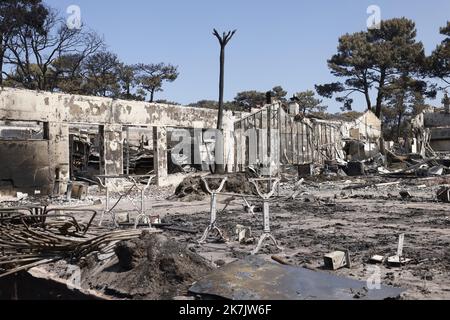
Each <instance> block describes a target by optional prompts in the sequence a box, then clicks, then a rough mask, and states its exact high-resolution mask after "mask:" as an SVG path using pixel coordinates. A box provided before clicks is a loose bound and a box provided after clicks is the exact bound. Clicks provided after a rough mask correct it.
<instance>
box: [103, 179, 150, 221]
mask: <svg viewBox="0 0 450 320" xmlns="http://www.w3.org/2000/svg"><path fill="white" fill-rule="evenodd" d="M96 178H97V180H98V181H99V183H100V185H101V186H102V187H103V188H105V189H106V205H105V210H104V211H103V212H102V215H101V218H100V222H99V226H100V227H101V226H102V223H103V218H104V215H105V214H109V215H111V218H112V220H113V223H114V226H115V227H116V228H118V227H119V224H118V223H117V220H116V214H115V212H114V209H115V208H116V207H117V205H118V204H119V203H120V202H121V201H122V200H123V199H124V198H125V197H126V198H127V199H128V200H129V201H130V203H131V204H132V205H133V207H134V208H135V210H136V211H137V212H138V216H137V217H136V219H135V225H134V228H135V229H137V227H138V225H139V221H140V220H141V219H145V218H147V215H146V213H145V197H144V196H145V192H146V191H147V190H148V188H149V187H150V184H151V183H152V181H153V179H154V178H156V175H120V176H97V177H96ZM102 179H104V182H103V181H102ZM118 179H125V180H128V181H130V182H131V184H132V185H131V187H130V188H129V189H128V190H127V191H126V192H125V193H123V192H120V191H119V190H118V189H117V188H116V187H115V186H114V184H112V185H111V184H109V183H108V180H118ZM139 179H148V182H147V184H146V185H145V186H144V187H142V184H141V183H139V181H138V180H139ZM110 186H113V187H112V188H113V189H114V190H115V191H116V192H117V193H118V194H119V195H120V197H119V199H118V200H117V201H116V202H115V204H114V205H113V206H112V207H110V200H111V199H110V195H111V190H110ZM135 189H136V190H138V191H140V206H138V205H136V203H135V199H134V198H132V197H131V195H130V194H131V192H132V191H133V190H135ZM129 218H130V217H129V215H128V219H129ZM148 224H149V228H151V227H152V226H151V221H150V219H149V221H148Z"/></svg>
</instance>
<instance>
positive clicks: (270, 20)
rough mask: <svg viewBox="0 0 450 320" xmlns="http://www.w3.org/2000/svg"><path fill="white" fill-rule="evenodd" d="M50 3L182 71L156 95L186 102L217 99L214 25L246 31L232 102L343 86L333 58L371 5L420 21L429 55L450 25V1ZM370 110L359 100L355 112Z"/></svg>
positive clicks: (123, 46) (236, 42)
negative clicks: (280, 90)
mask: <svg viewBox="0 0 450 320" xmlns="http://www.w3.org/2000/svg"><path fill="white" fill-rule="evenodd" d="M44 2H45V3H47V4H48V5H50V6H51V7H54V8H56V9H59V10H60V11H61V13H63V14H64V13H65V11H66V8H67V7H68V6H69V5H78V6H79V7H80V8H81V14H82V20H83V23H85V24H86V25H88V26H89V27H91V28H92V29H94V30H96V31H97V32H98V33H99V34H101V35H103V36H104V37H105V40H106V42H107V44H108V47H109V48H108V49H109V50H111V51H113V52H115V53H117V54H118V55H119V57H120V59H121V60H122V61H124V62H126V63H137V62H143V63H153V62H155V63H156V62H167V63H172V64H174V65H177V66H179V70H180V77H179V79H178V80H177V81H176V82H174V83H171V84H167V85H165V87H164V89H165V90H164V92H162V93H159V94H158V95H157V97H156V98H157V99H168V100H171V101H177V102H180V103H183V104H188V103H190V102H195V101H197V100H200V99H213V100H217V97H218V92H217V91H218V88H217V87H218V71H219V67H218V53H219V45H218V42H217V40H216V39H215V38H214V37H213V35H212V29H213V28H217V29H218V30H219V31H222V30H231V29H238V31H237V34H236V36H235V38H233V40H232V41H231V42H230V44H229V46H228V48H227V60H226V88H225V97H226V99H227V100H232V99H233V97H234V96H235V95H236V93H237V92H239V91H244V90H259V91H267V90H270V89H271V88H272V87H274V86H276V85H281V86H283V87H284V88H285V89H286V90H287V91H289V94H290V95H291V94H293V93H295V92H298V91H303V90H307V89H313V88H314V85H315V84H321V83H327V82H330V81H335V78H333V77H332V76H331V75H330V73H329V70H328V68H327V63H326V61H327V59H329V58H330V57H331V56H332V54H333V53H335V52H336V47H337V43H338V38H339V36H341V35H342V34H345V33H353V32H357V31H361V30H363V29H365V28H366V21H367V19H368V16H369V15H368V14H367V12H366V11H367V7H368V6H369V5H373V4H375V5H378V6H379V7H380V8H381V16H382V19H388V18H393V17H402V16H404V17H407V18H410V19H413V20H414V21H415V22H416V25H417V29H418V39H419V40H421V41H423V43H424V45H425V47H426V50H427V52H428V53H429V52H431V51H432V50H433V49H434V48H435V47H436V45H437V44H438V43H439V42H440V41H441V39H442V37H441V36H440V35H439V32H438V30H439V28H440V27H441V26H444V25H445V24H446V22H447V20H450V1H448V0H429V1H407V0H395V1H394V0H383V1H380V0H371V1H366V0H341V1H329V0H315V1H312V0H311V1H310V0H308V1H300V0H278V1H273V0H272V1H268V0H227V1H217V0H190V1H189V0H164V1H162V0H160V1H153V0H128V1H123V0H119V1H110V0H109V1H107V0H95V1H92V0H90V1H88V0H44ZM439 102H440V101H439ZM434 103H435V104H437V103H438V101H435V102H434ZM324 104H327V105H329V107H330V108H329V111H331V112H337V111H339V107H340V104H338V103H337V102H335V101H334V100H325V102H324ZM364 108H365V105H364V102H363V100H362V99H361V98H358V96H355V104H354V109H356V110H362V109H364Z"/></svg>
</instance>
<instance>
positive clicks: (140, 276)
mask: <svg viewBox="0 0 450 320" xmlns="http://www.w3.org/2000/svg"><path fill="white" fill-rule="evenodd" d="M115 253H116V256H117V259H113V260H111V261H110V262H109V263H108V264H107V265H106V266H104V268H103V269H102V270H101V271H97V270H96V266H95V265H93V266H92V267H90V268H89V267H87V268H84V269H83V273H84V274H85V279H84V282H85V283H89V286H90V287H91V289H96V290H99V291H101V292H105V293H108V294H109V295H112V296H116V297H127V298H131V299H136V300H141V299H150V300H166V299H169V300H171V299H173V298H174V297H177V296H186V295H187V290H188V288H189V286H190V285H192V283H194V282H195V281H197V280H199V279H200V278H201V277H202V276H203V275H204V274H205V273H208V272H210V271H211V270H213V267H212V266H211V264H210V263H209V262H207V261H206V260H205V259H204V258H202V257H201V256H199V255H198V254H196V253H194V252H192V251H190V250H188V249H187V247H186V246H185V245H182V244H180V243H178V242H177V241H174V240H172V239H169V238H167V237H165V236H164V235H158V234H150V233H146V232H144V233H142V235H141V236H140V237H139V238H137V239H134V240H130V241H123V242H120V243H119V244H118V245H117V247H116V248H115Z"/></svg>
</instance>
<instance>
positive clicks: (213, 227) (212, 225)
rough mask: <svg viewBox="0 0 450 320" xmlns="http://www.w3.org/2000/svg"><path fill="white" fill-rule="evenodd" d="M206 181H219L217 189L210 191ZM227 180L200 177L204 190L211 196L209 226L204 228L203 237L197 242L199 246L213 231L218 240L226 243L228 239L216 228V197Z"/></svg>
mask: <svg viewBox="0 0 450 320" xmlns="http://www.w3.org/2000/svg"><path fill="white" fill-rule="evenodd" d="M208 180H220V185H219V188H218V189H216V190H211V188H210V186H209V184H208ZM227 180H228V178H226V177H210V178H205V177H202V181H203V183H204V184H205V187H206V190H207V191H208V192H209V194H210V195H211V211H210V223H209V226H208V227H207V228H206V230H205V232H204V233H203V236H202V237H201V239H200V240H199V241H198V243H199V244H202V243H205V242H206V239H207V238H208V235H209V234H210V233H212V232H213V231H216V232H217V233H218V238H219V239H222V240H224V241H225V242H228V239H227V238H226V237H225V236H224V233H223V232H222V230H220V229H219V227H217V224H216V221H217V195H218V194H219V193H220V191H222V189H223V187H224V186H225V183H226V182H227Z"/></svg>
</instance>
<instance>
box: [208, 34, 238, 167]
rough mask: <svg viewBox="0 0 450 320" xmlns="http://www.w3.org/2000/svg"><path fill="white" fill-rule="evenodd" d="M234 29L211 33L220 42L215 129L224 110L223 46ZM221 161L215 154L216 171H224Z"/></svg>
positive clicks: (230, 37)
mask: <svg viewBox="0 0 450 320" xmlns="http://www.w3.org/2000/svg"><path fill="white" fill-rule="evenodd" d="M235 33H236V30H234V31H228V32H224V33H223V35H222V36H221V35H220V34H219V32H218V31H217V30H216V29H214V32H213V35H214V36H216V38H217V40H219V43H220V77H219V115H218V117H217V130H219V131H222V130H223V111H224V101H223V96H224V87H225V47H226V46H227V44H228V42H230V40H231V39H232V38H233V36H234V34H235ZM219 146H221V147H222V149H223V143H219ZM222 162H223V161H217V155H216V173H221V174H222V173H224V172H225V166H224V164H223V163H222Z"/></svg>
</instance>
